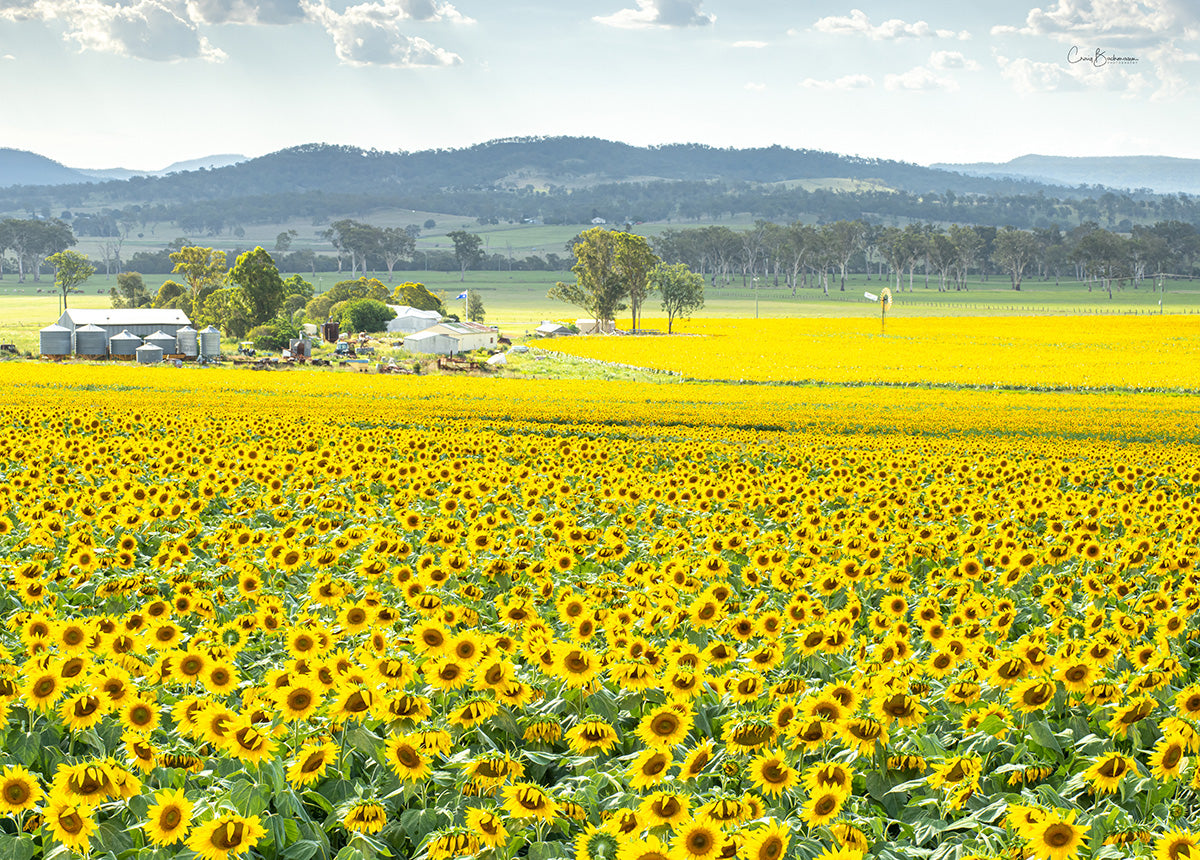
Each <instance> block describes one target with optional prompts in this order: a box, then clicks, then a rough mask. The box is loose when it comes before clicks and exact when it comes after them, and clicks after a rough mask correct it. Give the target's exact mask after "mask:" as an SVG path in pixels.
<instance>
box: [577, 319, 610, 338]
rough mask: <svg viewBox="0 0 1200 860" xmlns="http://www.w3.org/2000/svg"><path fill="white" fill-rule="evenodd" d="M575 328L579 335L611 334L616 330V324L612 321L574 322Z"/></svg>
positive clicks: (580, 320)
mask: <svg viewBox="0 0 1200 860" xmlns="http://www.w3.org/2000/svg"><path fill="white" fill-rule="evenodd" d="M575 328H577V329H579V333H580V334H612V333H613V332H615V331H616V330H617V326H616V323H614V322H613V321H612V320H586V319H577V320H575Z"/></svg>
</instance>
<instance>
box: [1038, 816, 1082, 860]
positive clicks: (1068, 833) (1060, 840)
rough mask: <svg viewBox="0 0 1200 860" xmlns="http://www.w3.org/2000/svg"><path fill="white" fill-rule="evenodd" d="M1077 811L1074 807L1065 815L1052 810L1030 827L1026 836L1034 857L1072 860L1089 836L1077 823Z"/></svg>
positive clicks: (1051, 859) (1048, 859)
mask: <svg viewBox="0 0 1200 860" xmlns="http://www.w3.org/2000/svg"><path fill="white" fill-rule="evenodd" d="M1075 813H1076V810H1074V809H1072V810H1071V811H1070V812H1069V813H1067V815H1065V816H1061V815H1058V814H1056V813H1054V812H1052V813H1049V814H1047V815H1046V816H1045V817H1044V818H1042V820H1040V821H1039V822H1038V823H1037V824H1035V825H1033V826H1032V827H1030V828H1029V830H1028V831H1027V834H1026V837H1025V838H1026V842H1027V843H1028V844H1029V847H1030V849H1031V850H1032V851H1033V856H1034V857H1038V858H1043V857H1044V858H1047V860H1070V858H1072V857H1075V856H1076V855H1077V854H1078V853H1079V849H1080V848H1082V847H1083V843H1084V842H1086V841H1087V836H1086V835H1085V833H1086V830H1085V829H1084V828H1082V827H1079V826H1078V825H1076V824H1075Z"/></svg>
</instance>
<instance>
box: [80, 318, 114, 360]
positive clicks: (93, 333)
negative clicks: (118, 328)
mask: <svg viewBox="0 0 1200 860" xmlns="http://www.w3.org/2000/svg"><path fill="white" fill-rule="evenodd" d="M75 354H76V355H108V332H106V331H105V330H104V329H102V328H100V326H98V325H84V326H80V327H79V328H77V329H75Z"/></svg>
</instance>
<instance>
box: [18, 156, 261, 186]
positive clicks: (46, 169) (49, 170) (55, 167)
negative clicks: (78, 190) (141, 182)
mask: <svg viewBox="0 0 1200 860" xmlns="http://www.w3.org/2000/svg"><path fill="white" fill-rule="evenodd" d="M245 160H246V156H244V155H209V156H205V157H204V158H193V159H190V160H188V161H176V162H175V163H173V164H169V165H167V166H166V167H164V168H162V169H161V170H131V169H129V168H125V167H110V168H103V169H99V170H95V169H90V168H83V167H67V166H66V165H64V164H60V163H59V162H57V161H54V160H53V159H50V158H46V157H45V156H44V155H38V154H37V153H34V152H27V151H25V150H22V149H0V188H5V187H8V186H11V185H74V184H78V183H86V182H107V181H110V180H125V179H130V178H131V177H134V176H168V175H169V174H172V173H182V172H183V171H187V170H200V169H201V168H205V169H209V170H212V169H214V168H218V167H228V166H229V165H231V164H237V163H238V162H241V161H245Z"/></svg>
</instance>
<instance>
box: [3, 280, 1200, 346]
mask: <svg viewBox="0 0 1200 860" xmlns="http://www.w3.org/2000/svg"><path fill="white" fill-rule="evenodd" d="M300 274H301V275H302V276H303V277H305V278H306V279H308V280H314V279H313V278H312V275H311V273H305V272H302V273H300ZM372 274H373V275H374V276H376V277H379V278H380V280H382V281H384V283H386V284H388V286H395V285H397V284H400V283H403V282H404V281H406V280H416V281H420V282H421V283H424V284H425V285H426V286H428V287H429V288H430V289H431V290H432V291H433V292H434V294H435V295H438V296H439V297H441V298H442V300H443V301H444V302H445V304H446V307H447V309H448V310H449V312H450V313H456V314H458V315H459V316H463V315H464V311H465V304H466V302H465V301H463V300H460V299H457V296H458V295H459V293H460V292H462V291H463V290H464V289H470V290H476V291H478V293H479V295H480V298H481V299H482V300H483V304H484V308H485V311H486V321H487V322H488V323H491V324H493V325H498V326H500V328H501V330H502V331H503V332H504V333H505V334H507V335H509V336H514V337H520V336H522V335H524V334H526V333H529V332H532V331H533V329H534V328H536V327H537V326H538V325H539V324H540V323H541V321H542V320H560V321H572V320H574V319H576V318H578V317H581V316H584V315H585V314H584V312H583V311H582V310H581V309H579V308H576V307H573V306H570V305H565V304H562V303H560V302H555V301H552V300H550V299H548V298H547V297H546V291H547V290H548V289H549V288H550V287H551V286H553V284H554V283H555V282H556V281H559V280H570V279H572V278H573V275H572V273H571V272H523V271H507V270H505V269H501V270H500V271H469V272H467V273H466V278H465V280H460V274H459V273H458V272H422V271H415V272H414V271H399V270H397V271H396V274H395V275H394V276H393V277H392V278H390V279H389V278H388V277H387V272H386V270H385V271H382V272H374V273H372ZM348 277H349V272H348V271H347V272H344V273H342V274H340V275H339V274H338V273H336V272H323V273H320V274H318V275H317V277H316V278H315V283H314V286H315V288H316V289H317V291H318V292H323V291H324V290H327V289H329V288H330V287H332V286H333V285H334V284H335V283H336V282H337V281H339V280H344V279H345V278H348ZM166 279H167V276H164V275H154V276H148V277H147V278H146V285H147V287H148V288H149V289H150V290H151V291H155V290H157V289H158V287H159V285H160V284H161V283H162V282H163V281H164V280H166ZM811 283H812V279H811V278H810V286H808V287H803V286H802V287H800V288H799V289H797V291H796V295H795V296H792V294H791V291H790V290H788V289H787V288H785V287H782V286H781V287H776V286H775V284H774V281H773V279H761V278H760V279H759V281H758V282H757V283H755V282H752V281H746V282H745V283H743V281H742V279H741V278H735V279H733V280H732V281H731V282H730V283H729V284H724V283H721V282H720V281H718V284H717V285H716V286H714V285H713V284H712V283H711V280H710V282H709V284H707V285H706V291H705V299H706V302H705V307H704V308H703V310H701V311H698V312H697V313H696V314H695V316H696V317H697V318H709V319H711V318H753V317H755V316H758V317H761V318H764V319H767V318H779V317H845V316H865V317H873V316H878V314H879V308H878V305H877V304H875V303H874V302H871V301H868V300H867V299H866V298H864V297H863V293H864V292H865V291H870V292H873V293H878V292H879V291H880V290H881V289H882V288H883V286H885V285H890V286H891V288H892V289H893V291H894V292H895V283H894V281H887V282H881V281H880V280H879V278H878V277H872V278H871V280H870V281H868V280H867V279H866V276H865V275H855V276H853V277H850V278H848V279H847V282H846V289H845V291H844V292H843V291H842V290H840V289H839V287H840V282H839V281H838V280H837V279H836V278H831V279H830V292H829V295H828V296H825V295H824V294H823V293H822V291H821V290H819V289H817V288H816V287H814V286H812V285H811ZM115 284H116V276H115V275H103V274H99V275H94V276H93V277H92V278H91V279H90V280H88V281H87V282H86V283H85V284H84V285H83V292H82V293H80V294H73V295H71V296H70V297H69V299H68V302H69V303H70V305H71V306H72V307H92V308H96V307H108V306H109V301H108V291H109V289H110V288H111V287H113V286H115ZM902 284H903V288H904V289H903V291H901V292H895V295H894V304H893V305H892V308H891V310H890V311H889V314H890V315H892V316H896V315H909V316H939V315H947V314H949V315H972V316H975V315H1011V314H1045V313H1053V314H1075V315H1094V314H1134V313H1136V314H1150V313H1158V312H1159V299H1160V297H1161V298H1162V299H1163V305H1162V311H1163V312H1165V313H1195V312H1200V280H1196V281H1186V280H1178V281H1168V282H1167V283H1166V285H1165V287H1166V289H1165V293H1163V294H1160V293H1159V292H1158V291H1157V290H1156V289H1153V288H1152V284H1151V282H1149V281H1147V282H1145V283H1144V284H1143V286H1142V287H1141V288H1140V289H1136V290H1135V289H1133V288H1132V287H1129V286H1126V287H1125V289H1123V290H1116V289H1114V292H1113V298H1112V299H1109V297H1108V293H1107V292H1105V291H1102V290H1101V289H1100V288H1099V286H1098V285H1097V286H1094V287H1093V289H1092V291H1091V292H1089V291H1088V288H1087V284H1085V283H1077V282H1075V281H1068V280H1063V281H1060V283H1058V284H1057V285H1056V284H1055V283H1054V282H1053V281H1041V280H1036V279H1031V280H1027V281H1025V282H1024V284H1023V285H1022V290H1021V291H1020V292H1016V291H1014V290H1012V289H1010V287H1009V283H1008V280H1007V279H1006V278H1004V277H1003V276H993V277H991V278H990V279H989V280H988V282H986V283H985V282H983V281H981V280H980V279H978V278H976V279H973V280H971V281H969V282H968V284H967V290H965V291H962V292H958V291H953V290H951V291H949V292H938V290H937V281H936V279H931V280H930V286H929V288H928V289H927V288H926V287H925V285H924V277H923V276H918V277H917V278H915V279H914V284H913V290H912V291H911V292H909V291H908V279H907V278H904V279H903V281H902ZM39 289H41V290H42V291H43V292H41V293H39V292H38V290H39ZM60 309H61V299H60V298H59V297H58V294H57V293H56V292H55V291H54V282H53V278H52V276H51V275H50V274H43V276H42V280H41V281H40V282H34V281H33V280H31V279H27V280H26V281H25V283H23V284H18V283H17V280H16V277H15V276H14V275H11V274H9V275H5V277H4V278H3V279H0V343H13V344H16V345H17V347H18V349H20V350H22V351H26V350H28V351H36V350H37V347H38V337H37V333H38V330H39V329H41V328H42V327H44V326H46V325H49V324H50V323H51V322H54V321H55V320H57V319H58V317H59V314H60V313H61V310H60ZM643 310H644V315H645V317H646V318H647V319H656V318H659V317H661V316H662V313H661V310H660V307H659V304H658V302H657V301H656V300H655V299H654V297H651V299H650V300H649V301H648V302H647V304H646V306H645V308H644V309H643ZM628 324H629V317H628V312H623V313H622V314H620V315H619V317H618V325H619V326H621V327H628ZM677 330H680V331H686V330H687V323H686V322H683V323H681V324H678V326H677Z"/></svg>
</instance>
